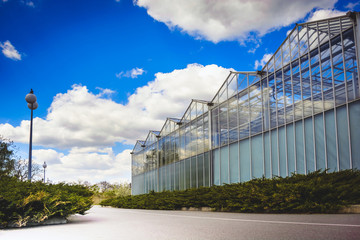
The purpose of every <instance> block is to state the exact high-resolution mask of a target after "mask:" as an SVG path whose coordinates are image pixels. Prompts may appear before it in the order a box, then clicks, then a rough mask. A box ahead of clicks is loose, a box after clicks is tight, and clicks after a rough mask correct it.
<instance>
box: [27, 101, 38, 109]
mask: <svg viewBox="0 0 360 240" xmlns="http://www.w3.org/2000/svg"><path fill="white" fill-rule="evenodd" d="M38 106H39V104H38V103H37V102H34V103H33V104H31V103H28V108H29V109H32V110H35V109H37V108H38Z"/></svg>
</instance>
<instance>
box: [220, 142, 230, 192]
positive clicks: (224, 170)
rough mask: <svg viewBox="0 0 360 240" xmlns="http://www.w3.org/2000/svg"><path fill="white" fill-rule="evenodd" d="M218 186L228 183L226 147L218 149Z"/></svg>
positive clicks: (227, 149) (227, 151)
mask: <svg viewBox="0 0 360 240" xmlns="http://www.w3.org/2000/svg"><path fill="white" fill-rule="evenodd" d="M220 154H221V156H220V164H221V166H220V169H221V171H220V180H221V181H220V184H221V185H222V184H224V183H229V148H228V146H226V147H222V148H221V149H220Z"/></svg>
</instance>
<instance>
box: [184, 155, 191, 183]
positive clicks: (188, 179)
mask: <svg viewBox="0 0 360 240" xmlns="http://www.w3.org/2000/svg"><path fill="white" fill-rule="evenodd" d="M190 171H191V169H190V158H188V159H186V160H185V189H189V188H190V187H191V185H190V184H191V177H190V173H191V172H190Z"/></svg>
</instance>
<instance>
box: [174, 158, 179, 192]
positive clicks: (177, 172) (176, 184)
mask: <svg viewBox="0 0 360 240" xmlns="http://www.w3.org/2000/svg"><path fill="white" fill-rule="evenodd" d="M175 190H180V163H179V162H177V163H176V164H175Z"/></svg>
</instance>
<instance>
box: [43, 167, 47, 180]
mask: <svg viewBox="0 0 360 240" xmlns="http://www.w3.org/2000/svg"><path fill="white" fill-rule="evenodd" d="M46 167H47V165H46V162H44V164H43V168H44V183H45V168H46Z"/></svg>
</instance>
